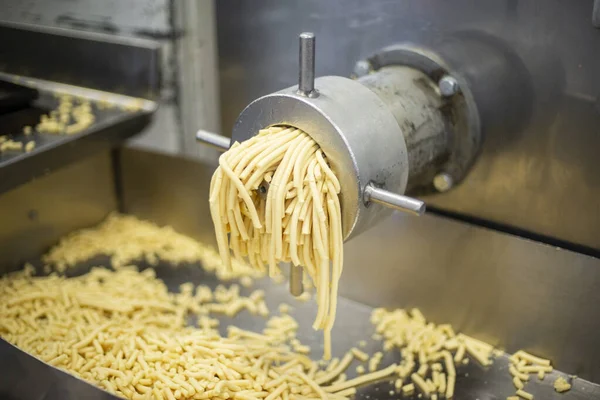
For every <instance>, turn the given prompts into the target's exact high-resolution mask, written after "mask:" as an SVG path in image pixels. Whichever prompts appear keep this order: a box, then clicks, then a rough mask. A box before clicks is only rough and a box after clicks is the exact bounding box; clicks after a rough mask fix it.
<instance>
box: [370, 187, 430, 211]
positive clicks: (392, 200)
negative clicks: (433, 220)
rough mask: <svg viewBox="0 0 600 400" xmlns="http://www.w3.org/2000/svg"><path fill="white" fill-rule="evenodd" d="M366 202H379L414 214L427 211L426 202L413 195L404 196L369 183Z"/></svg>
mask: <svg viewBox="0 0 600 400" xmlns="http://www.w3.org/2000/svg"><path fill="white" fill-rule="evenodd" d="M363 201H364V202H365V203H367V204H368V203H370V202H373V203H377V204H381V205H384V206H386V207H389V208H393V209H394V210H399V211H403V212H406V213H409V214H413V215H417V216H419V215H423V213H424V212H425V203H424V202H422V201H421V200H417V199H413V198H412V197H407V196H402V195H399V194H396V193H393V192H389V191H387V190H385V189H381V188H378V187H376V186H375V185H373V183H369V184H368V185H367V186H366V187H365V191H364V193H363Z"/></svg>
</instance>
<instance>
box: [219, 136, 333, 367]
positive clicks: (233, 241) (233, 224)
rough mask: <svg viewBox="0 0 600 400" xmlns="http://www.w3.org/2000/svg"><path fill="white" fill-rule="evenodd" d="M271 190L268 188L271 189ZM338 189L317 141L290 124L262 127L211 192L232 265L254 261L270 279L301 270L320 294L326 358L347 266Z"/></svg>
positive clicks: (227, 160) (222, 245)
mask: <svg viewBox="0 0 600 400" xmlns="http://www.w3.org/2000/svg"><path fill="white" fill-rule="evenodd" d="M267 186H268V190H265V188H266V187H267ZM339 193H340V183H339V181H338V179H337V177H336V176H335V174H334V173H333V172H332V170H331V168H330V166H329V164H328V163H327V159H326V156H325V155H324V154H323V152H322V151H321V149H320V148H319V146H318V145H317V143H316V142H315V141H314V140H313V139H312V138H311V137H310V136H309V135H308V134H306V133H305V132H303V131H301V130H299V129H296V128H290V127H285V126H275V127H271V128H268V129H263V130H261V131H259V133H258V134H257V135H256V136H254V137H252V138H251V139H248V140H246V141H244V142H242V143H238V142H236V143H234V144H233V145H232V146H231V148H230V149H229V150H228V151H227V152H225V153H224V154H223V155H221V157H220V159H219V167H218V168H217V170H216V171H215V173H214V175H213V178H212V181H211V186H210V198H209V202H210V210H211V214H212V219H213V222H214V226H215V233H216V236H217V242H218V246H219V252H220V254H221V257H222V259H223V263H224V264H225V265H226V266H229V265H230V264H231V257H230V249H231V251H232V252H233V255H234V257H235V259H237V260H242V259H244V257H246V258H247V259H248V261H249V262H250V264H251V265H252V266H253V267H254V268H255V269H256V270H258V271H268V273H269V275H270V276H271V277H274V276H278V275H280V274H281V271H280V269H279V266H278V264H279V263H280V262H291V263H293V264H294V265H296V266H303V267H304V270H305V272H306V273H307V274H308V275H309V276H310V278H312V280H313V282H314V284H315V287H316V288H317V304H318V309H317V315H316V318H315V321H314V324H313V327H314V328H315V329H324V333H325V335H324V336H325V340H324V343H325V345H324V358H325V359H329V358H330V357H331V329H332V327H333V323H334V320H335V313H336V308H337V293H338V280H339V278H340V275H341V273H342V264H343V254H342V246H343V233H342V223H341V210H340V201H339V198H338V194H339Z"/></svg>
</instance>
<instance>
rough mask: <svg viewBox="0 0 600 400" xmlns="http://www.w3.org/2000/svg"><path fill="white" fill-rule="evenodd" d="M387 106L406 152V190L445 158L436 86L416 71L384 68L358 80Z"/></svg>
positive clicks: (446, 138) (446, 139)
mask: <svg viewBox="0 0 600 400" xmlns="http://www.w3.org/2000/svg"><path fill="white" fill-rule="evenodd" d="M358 81H359V82H360V83H361V84H363V85H364V86H366V87H368V88H369V89H370V90H371V91H373V92H374V93H375V94H376V95H377V96H378V97H379V98H380V99H381V100H382V101H383V102H384V103H385V104H386V106H387V107H388V109H389V110H390V112H391V113H392V114H393V115H394V118H395V119H396V121H397V122H398V125H399V126H400V130H401V131H402V135H403V136H404V140H405V142H406V147H407V149H408V172H409V176H408V187H409V188H410V187H411V186H412V185H416V184H418V183H419V182H420V181H422V180H423V179H427V180H428V181H429V182H431V178H432V176H433V175H434V174H435V173H437V172H438V171H439V168H440V166H441V165H442V164H443V163H444V162H445V160H446V159H447V157H448V152H449V148H450V141H451V137H450V136H451V131H450V129H449V126H448V124H447V123H446V120H445V117H444V115H443V114H442V106H443V103H442V99H441V97H440V95H439V92H438V89H437V84H436V83H435V82H433V81H432V80H431V79H430V78H429V77H428V76H427V75H425V74H424V73H422V72H421V71H419V70H416V69H414V68H410V67H403V66H388V67H384V68H381V69H380V70H378V71H377V72H374V73H371V74H369V75H365V76H363V77H361V78H359V79H358Z"/></svg>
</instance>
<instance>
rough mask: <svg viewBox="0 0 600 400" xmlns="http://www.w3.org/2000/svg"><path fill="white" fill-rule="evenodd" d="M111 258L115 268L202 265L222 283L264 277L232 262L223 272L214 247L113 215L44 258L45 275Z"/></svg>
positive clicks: (167, 229) (77, 233) (76, 233)
mask: <svg viewBox="0 0 600 400" xmlns="http://www.w3.org/2000/svg"><path fill="white" fill-rule="evenodd" d="M99 255H105V256H109V257H110V263H111V266H112V267H113V268H119V267H122V266H124V265H128V264H131V263H133V262H140V261H144V262H146V263H148V264H150V265H157V264H158V262H159V260H160V261H163V262H168V263H169V264H170V265H172V266H177V265H180V264H186V263H188V264H189V263H200V264H202V268H204V269H205V270H207V271H210V272H214V273H215V274H216V275H217V277H219V279H223V280H229V279H233V278H239V277H244V278H246V279H252V278H255V277H259V276H262V274H261V273H260V272H259V271H256V270H255V269H253V268H250V267H249V266H248V264H247V263H245V262H238V261H236V260H233V261H232V262H231V264H230V265H229V266H228V267H227V268H224V266H223V263H222V261H221V258H220V257H219V254H218V253H217V252H216V251H215V250H214V248H213V247H211V246H209V245H207V244H204V243H200V242H198V241H197V240H194V239H193V238H191V237H189V236H186V235H183V234H181V233H179V232H176V231H175V230H174V229H173V228H172V227H170V226H158V225H156V224H154V223H152V222H150V221H145V220H142V219H139V218H137V217H135V216H133V215H124V214H119V213H111V214H109V215H108V217H107V218H106V219H105V220H104V221H103V222H102V223H100V224H99V225H97V226H94V227H91V228H87V229H81V230H78V231H74V232H72V233H70V234H68V235H67V236H65V237H63V238H62V239H61V240H60V241H59V243H58V244H57V245H55V246H54V247H52V248H51V249H50V251H48V253H46V254H45V255H44V256H43V257H42V261H44V263H45V264H46V267H47V270H46V272H50V271H51V270H55V271H58V272H64V271H65V270H67V269H68V268H71V267H74V266H76V265H77V264H78V263H81V262H85V261H88V260H90V259H92V258H93V257H96V256H99Z"/></svg>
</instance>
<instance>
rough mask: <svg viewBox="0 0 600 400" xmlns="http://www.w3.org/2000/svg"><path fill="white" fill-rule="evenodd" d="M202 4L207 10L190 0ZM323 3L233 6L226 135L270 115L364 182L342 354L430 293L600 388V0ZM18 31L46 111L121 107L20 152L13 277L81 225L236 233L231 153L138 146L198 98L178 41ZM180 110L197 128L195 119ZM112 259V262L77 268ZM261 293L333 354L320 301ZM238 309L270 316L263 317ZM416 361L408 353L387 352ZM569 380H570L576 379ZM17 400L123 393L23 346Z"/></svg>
mask: <svg viewBox="0 0 600 400" xmlns="http://www.w3.org/2000/svg"><path fill="white" fill-rule="evenodd" d="M48 3H51V2H48ZM192 3H193V4H194V5H196V4H199V3H197V2H195V1H189V2H188V1H187V0H182V1H181V2H174V3H173V4H174V5H176V6H180V5H182V4H186V5H188V6H189V5H190V4H192ZM301 3H302V4H301V7H300V6H299V5H300V2H298V5H297V6H294V4H295V3H294V2H290V3H287V2H286V4H285V5H283V4H281V2H278V1H276V0H262V1H255V2H239V1H237V0H221V1H219V2H216V5H215V7H216V25H217V29H216V31H217V41H218V48H219V55H218V57H219V71H218V73H219V83H220V87H221V91H220V97H221V112H222V126H223V129H222V132H223V133H224V134H228V133H230V132H231V133H232V139H233V140H238V141H241V140H245V139H247V138H248V137H249V136H250V135H252V134H254V133H256V132H257V131H258V129H260V128H262V127H264V126H269V125H274V124H290V125H293V126H297V127H299V128H302V129H303V130H305V131H307V132H308V133H310V134H311V135H313V137H314V138H315V139H316V140H317V141H318V142H319V144H320V145H321V146H322V148H323V149H324V151H325V153H326V154H327V156H328V158H329V160H330V162H331V163H332V165H333V166H334V168H335V169H336V172H337V174H338V175H339V176H340V179H341V180H342V185H343V187H344V191H343V193H342V201H343V208H344V211H343V212H344V215H343V218H344V222H343V223H344V232H345V236H346V238H347V239H351V240H349V241H348V242H347V244H346V245H345V247H344V251H345V262H344V271H343V274H342V278H341V281H340V296H341V297H340V302H339V308H338V316H337V319H336V324H335V326H334V329H333V332H332V333H333V355H334V357H339V356H341V355H342V354H343V352H344V351H346V350H347V349H348V348H349V347H351V346H354V345H356V343H357V342H359V341H361V340H366V342H367V343H366V346H365V348H364V350H365V351H366V352H369V353H373V352H375V351H378V350H380V349H381V343H380V342H377V341H375V340H372V339H371V335H372V333H374V332H373V327H372V325H371V323H370V322H369V316H370V313H371V311H372V309H373V308H375V307H386V308H390V309H393V308H411V307H418V308H419V309H421V310H422V311H423V313H424V315H426V316H427V318H428V319H429V320H431V321H432V322H434V323H436V324H441V323H449V324H452V326H453V327H454V328H455V329H456V330H457V331H461V332H463V333H465V334H467V335H470V336H472V337H475V338H478V339H481V340H484V341H486V342H488V343H490V344H492V345H494V346H495V347H496V348H499V349H502V350H506V352H507V353H513V352H515V351H517V350H519V349H524V350H526V351H529V352H531V353H533V354H536V355H538V356H540V357H545V358H548V359H550V360H551V361H552V364H553V366H554V367H555V368H556V370H555V371H554V372H552V373H551V374H548V375H546V377H545V379H544V380H539V379H538V378H537V377H532V379H531V381H530V382H529V383H528V385H531V386H528V387H527V390H528V391H530V392H531V393H533V394H534V395H535V399H544V400H548V399H556V400H563V399H564V400H571V399H572V400H581V399H596V398H600V386H598V384H597V382H600V364H599V363H598V362H597V360H598V358H599V357H600V340H599V336H598V334H597V332H598V331H599V330H600V322H599V321H600V318H599V316H598V310H597V308H598V307H597V305H598V304H599V302H600V291H599V290H598V287H599V286H598V285H600V262H599V261H598V258H599V257H600V241H599V240H600V239H599V238H600V224H599V223H598V221H600V208H599V207H598V205H599V204H600V203H599V202H598V200H597V199H598V198H599V196H600V180H599V177H600V175H599V174H598V168H597V166H598V161H597V148H598V146H600V141H599V139H600V136H599V135H598V126H599V124H600V113H599V111H598V110H600V106H599V105H600V101H599V100H598V99H599V96H598V94H599V93H600V85H599V80H598V74H597V71H598V70H600V59H599V58H598V56H597V51H596V49H597V48H598V46H599V45H600V34H599V33H600V31H598V29H597V28H595V27H594V24H593V23H592V21H594V23H597V21H598V20H599V18H598V16H599V15H600V13H599V12H598V11H599V10H600V7H598V4H594V3H598V1H595V2H594V1H592V0H582V1H579V2H568V3H567V2H548V1H541V0H531V1H528V2H520V1H513V0H500V1H497V2H493V3H494V4H491V3H490V2H475V3H474V2H472V1H469V0H451V1H445V2H437V1H433V2H432V1H422V2H418V3H410V2H399V1H398V2H387V1H379V0H373V1H369V2H363V1H360V0H344V1H337V0H331V1H328V2H322V1H318V0H306V1H303V2H301ZM15 4H16V2H15ZM80 4H84V2H83V1H80ZM29 6H30V5H29V3H28V7H29ZM594 6H595V7H594ZM32 7H33V6H32ZM107 7H108V6H107ZM8 14H9V13H7V15H8ZM22 14H23V15H31V14H28V13H27V12H23V13H22ZM194 15H195V14H194V13H193V12H190V13H188V15H187V17H188V18H189V19H190V20H193V17H194ZM3 18H4V16H3ZM186 21H187V20H186ZM596 25H597V24H596ZM196 27H198V25H196V26H194V27H193V28H196ZM14 28H15V27H14V26H9V27H8V28H7V27H5V26H3V27H2V28H1V29H2V33H3V35H4V36H3V38H4V39H6V40H3V42H2V44H0V48H1V49H2V50H3V51H2V52H0V57H2V59H1V61H2V62H0V71H1V72H2V73H3V75H2V76H0V77H1V78H6V77H7V76H11V77H14V75H19V76H20V75H27V77H26V79H23V80H22V81H20V82H19V83H20V84H24V85H25V86H27V85H29V86H33V87H35V88H36V89H38V90H39V91H40V93H41V97H40V98H39V99H38V100H35V101H34V102H33V103H32V104H34V105H35V106H36V107H38V106H39V107H41V108H42V109H43V110H44V112H47V111H48V104H52V101H53V97H52V96H51V95H49V94H51V91H52V90H54V89H60V90H75V92H76V93H78V94H80V95H82V96H84V97H85V96H89V97H90V99H91V101H97V100H98V99H101V98H102V97H99V95H104V94H106V93H108V94H111V95H110V96H108V99H109V100H110V102H114V103H115V104H116V106H115V107H113V108H110V109H102V110H96V111H98V113H97V115H96V116H97V120H96V121H97V124H96V125H94V126H92V127H91V129H90V131H89V132H83V133H82V134H80V135H75V136H50V135H48V136H43V135H41V136H40V139H41V141H40V143H39V144H40V148H39V149H37V150H38V151H37V152H32V153H28V154H16V153H6V154H3V155H1V156H0V176H1V177H2V178H3V179H0V210H2V211H0V243H2V251H1V252H0V268H2V275H4V274H6V273H9V272H10V271H14V270H18V269H20V268H22V266H23V264H24V263H26V262H30V263H32V264H33V265H34V266H36V267H39V269H40V270H41V267H42V263H41V261H40V256H41V255H42V254H44V253H45V252H46V251H47V250H48V249H49V248H50V247H51V246H53V245H54V244H56V243H57V241H58V240H59V238H61V237H62V236H64V235H68V234H69V233H70V232H72V231H74V230H78V229H81V228H85V227H90V226H94V225H96V224H98V223H99V222H100V221H102V220H103V219H104V218H105V217H106V215H107V214H109V213H111V212H115V211H118V212H124V213H129V214H132V215H135V216H138V217H140V218H143V219H147V220H150V221H153V222H155V223H156V224H158V225H170V226H172V227H173V228H174V229H175V230H177V231H178V232H182V233H185V234H187V235H189V236H191V237H193V238H195V239H198V240H201V241H203V242H206V243H210V244H213V245H214V244H215V243H214V230H213V226H212V224H211V222H210V221H211V219H210V213H209V209H208V204H207V197H208V191H209V183H210V178H211V175H212V173H213V171H214V169H215V166H216V164H215V162H214V158H213V159H211V160H208V161H207V160H190V159H189V158H187V157H182V156H179V155H169V154H161V153H159V152H155V151H149V150H143V149H140V148H136V147H131V146H121V145H120V144H121V142H122V140H123V139H124V138H126V137H129V136H130V135H132V134H134V133H135V132H136V131H137V130H139V129H141V127H143V126H145V125H146V123H147V122H149V120H150V116H151V115H152V114H153V113H154V111H155V109H156V106H157V105H158V104H159V103H160V104H161V106H160V108H159V109H158V110H159V112H158V113H157V115H156V116H155V120H156V123H157V124H159V128H161V129H162V125H160V124H161V123H162V122H164V120H161V118H163V117H164V116H165V114H168V111H169V110H171V107H175V106H176V105H177V104H176V103H177V101H172V102H166V103H163V102H162V100H161V99H159V97H160V96H159V92H160V90H159V88H158V87H157V85H158V83H159V81H160V79H159V76H158V75H159V74H158V71H157V67H156V62H157V60H159V59H160V58H161V57H158V54H157V51H158V48H157V47H158V46H157V44H156V43H154V42H153V41H146V40H129V39H127V40H113V39H114V38H112V37H111V36H110V35H102V34H100V35H96V34H94V33H89V32H84V33H81V36H83V37H84V38H85V39H87V40H89V42H87V41H79V40H75V39H77V38H78V37H79V35H78V34H75V33H73V32H72V31H68V32H66V33H65V32H63V31H61V30H58V31H59V32H55V31H54V30H46V29H42V28H39V27H35V28H32V27H31V26H28V27H26V29H18V30H19V31H20V32H19V34H18V35H17V34H15V33H14V32H13V29H14ZM306 30H309V31H312V32H314V35H313V36H311V35H303V36H302V37H301V39H300V43H301V46H300V60H301V67H300V74H299V75H300V76H299V78H300V79H299V82H298V83H299V84H297V85H293V86H290V85H292V84H293V83H294V82H296V81H297V63H298V50H297V48H295V46H290V43H291V42H292V41H293V40H294V38H295V36H296V35H297V34H298V33H299V32H303V31H306ZM22 31H25V33H24V32H22ZM11 32H12V33H11ZM195 32H196V31H195V29H192V27H190V26H188V27H187V28H186V29H181V30H174V31H173V35H172V36H168V39H165V40H172V41H171V42H169V45H173V46H172V47H176V45H177V44H179V42H178V41H185V40H186V38H187V35H193V34H194V33H195ZM151 33H152V32H151ZM21 34H23V35H25V36H21ZM55 34H58V37H56V36H55ZM154 34H156V32H154ZM157 35H158V34H157ZM107 36H108V37H107ZM315 36H316V37H317V38H318V45H317V46H316V47H315V46H314V45H315V42H314V38H315ZM24 37H25V38H28V39H27V40H25V39H23V38H24ZM47 39H52V40H47ZM186 43H187V42H186ZM394 43H399V44H394ZM53 44H54V45H55V46H54V47H53ZM187 44H189V43H187ZM196 45H197V43H196ZM390 45H391V46H390ZM32 46H33V47H32ZM177 48H178V51H181V52H182V53H181V54H178V56H181V59H183V60H186V62H189V61H190V60H191V59H192V58H194V57H196V58H197V54H196V53H195V51H197V47H194V46H181V47H177ZM32 49H33V50H32ZM50 49H53V51H54V50H56V51H57V52H51V51H50ZM376 49H381V50H379V51H375V52H374V50H376ZM74 50H75V51H74ZM313 51H314V55H313ZM107 52H109V53H107ZM115 54H117V55H118V57H111V56H110V55H115ZM58 55H60V57H58ZM162 58H164V59H169V62H170V61H172V60H171V58H169V57H162ZM175 58H176V57H172V59H175ZM109 60H110V62H109ZM194 60H195V58H194ZM315 60H316V62H315ZM55 61H60V62H55ZM117 61H118V62H117ZM117 66H118V68H117ZM169 66H172V65H170V64H169ZM186 66H187V64H186ZM184 70H185V69H181V71H178V69H177V68H175V69H174V70H173V71H169V72H170V73H173V74H177V73H179V72H182V73H183V71H184ZM80 74H81V75H80ZM316 76H322V77H319V78H315V77H316ZM346 77H348V78H346ZM167 78H170V76H169V75H168V74H167ZM167 80H168V79H167ZM182 83H183V84H184V85H185V84H187V83H188V82H187V81H185V80H182ZM88 86H89V88H88ZM190 86H192V85H190ZM287 86H290V87H289V88H288V89H284V90H280V91H278V90H279V89H280V88H281V87H287ZM90 89H91V90H90ZM180 89H181V88H180ZM163 92H164V93H171V92H169V91H168V90H164V91H163ZM117 93H118V94H117ZM164 93H163V95H164ZM268 93H271V94H268ZM121 95H126V96H125V97H121ZM127 96H130V97H131V98H135V99H138V98H141V99H144V102H143V103H142V105H143V107H141V109H139V110H137V111H135V112H131V111H128V110H126V109H124V108H125V107H122V106H123V105H126V102H127V101H128V100H130V98H129V97H127ZM174 96H175V95H174ZM169 100H173V99H172V98H169ZM177 100H178V101H183V100H182V98H179V97H177ZM209 100H210V101H212V99H209ZM242 110H243V111H242ZM240 111H241V114H240ZM163 112H164V113H165V114H162V113H163ZM238 115H239V117H238ZM167 118H168V117H167ZM177 118H181V121H178V122H180V123H182V125H186V124H188V123H189V121H187V120H185V115H184V113H181V114H178V117H177ZM28 124H29V122H28ZM190 125H191V126H193V127H194V130H195V129H197V128H198V124H190ZM6 126H7V125H2V126H1V127H6ZM207 129H208V128H207ZM159 130H160V129H159ZM213 130H214V129H213ZM5 133H6V134H10V133H11V132H8V131H6V132H2V134H5ZM187 133H188V135H187V136H189V137H192V136H193V132H191V131H190V132H187ZM19 135H20V133H19ZM198 137H199V139H201V140H204V141H208V142H212V143H213V144H215V145H216V146H217V147H220V148H222V149H225V148H228V147H229V145H230V143H231V139H230V138H229V137H224V136H220V135H216V134H209V133H207V132H204V131H202V132H199V134H198ZM44 139H45V140H44ZM158 147H160V146H158ZM215 153H216V152H215ZM211 156H212V155H211ZM4 178H5V179H4ZM387 205H391V206H393V208H395V209H399V210H403V211H408V212H409V213H412V214H420V213H422V211H423V210H424V207H425V205H426V206H427V210H428V212H427V213H424V214H423V215H422V216H421V217H420V218H414V217H413V216H411V215H405V214H404V213H392V210H391V209H390V208H388V207H386V206H387ZM390 214H391V215H390ZM384 217H387V218H384ZM107 263H108V260H107V259H106V258H103V257H99V258H98V259H94V260H90V261H89V263H85V265H84V264H82V265H77V266H76V268H74V269H73V270H71V271H70V272H69V273H70V274H74V275H77V274H80V273H84V272H86V271H88V270H89V268H90V267H92V266H94V265H108V264H107ZM139 265H140V267H142V268H145V267H147V265H145V264H144V263H143V262H140V263H139ZM156 270H157V276H158V277H159V278H161V279H162V280H164V282H165V284H166V285H167V286H168V287H169V289H170V290H177V288H178V286H179V285H180V284H182V283H185V282H193V283H194V284H205V285H208V286H210V287H212V288H214V287H216V286H217V285H218V284H219V283H220V282H219V281H218V280H217V279H216V278H215V277H214V276H212V275H210V274H208V273H205V272H203V270H202V269H201V268H199V265H197V264H194V265H185V266H181V267H180V268H179V269H174V268H172V266H171V265H167V264H166V263H160V265H158V266H157V268H156ZM291 276H292V277H294V274H293V273H292V275H291ZM296 278H297V277H296ZM257 287H258V288H261V289H264V290H265V292H266V301H267V304H268V306H269V308H270V309H271V310H276V309H277V307H278V305H279V304H280V303H282V302H286V303H289V304H292V305H293V307H294V308H295V309H294V310H293V313H294V317H295V318H296V319H297V320H298V322H299V323H300V328H299V334H298V336H299V339H300V340H301V341H302V342H303V343H306V344H308V345H310V346H311V347H312V349H313V354H312V356H314V357H320V355H321V354H322V348H321V347H320V346H321V342H322V340H321V337H320V336H318V335H315V333H314V331H313V330H312V329H311V328H310V324H311V322H312V320H313V319H314V307H315V305H314V303H312V302H309V303H302V304H300V303H299V302H296V300H295V299H294V298H293V297H292V296H291V295H290V294H289V293H288V290H287V288H285V287H281V286H277V285H276V284H274V283H273V282H270V281H261V282H258V283H257ZM242 290H244V289H242ZM221 323H222V325H223V326H226V325H228V324H232V323H233V324H235V325H236V326H239V327H242V328H244V329H248V330H253V331H258V330H260V329H261V328H262V324H261V322H260V321H258V322H257V320H256V319H253V318H250V316H249V315H246V314H241V315H239V316H237V317H235V318H234V319H230V318H223V319H222V322H221ZM399 359H400V355H399V354H397V353H396V352H394V351H392V352H389V353H387V354H386V356H385V357H384V359H383V361H382V363H384V364H385V363H391V362H398V361H399ZM507 366H508V361H507V359H506V357H505V356H500V357H498V358H497V359H495V360H494V363H493V364H492V365H491V366H489V367H485V368H484V367H481V366H479V365H477V364H476V363H474V362H473V363H470V364H469V365H466V366H461V367H459V370H458V371H457V382H456V392H455V398H456V399H468V400H475V399H481V400H483V399H490V400H491V399H504V398H506V397H507V396H509V395H514V392H515V390H514V389H515V388H514V387H513V384H512V382H511V377H510V374H509V373H508V371H507ZM558 371H563V372H564V373H565V374H563V373H562V372H558ZM352 374H353V371H350V372H349V377H351V376H352ZM567 374H568V375H567ZM559 375H560V376H564V377H566V378H567V379H569V381H570V382H571V383H572V384H573V387H572V389H571V390H570V391H568V392H566V393H563V394H558V393H556V392H555V391H554V389H553V387H552V384H553V382H554V380H555V378H556V377H557V376H559ZM569 375H571V376H569ZM574 375H577V376H578V377H574ZM595 382H596V383H595ZM393 390H394V387H393V386H392V385H390V383H389V382H388V381H382V382H379V383H377V384H374V385H370V386H367V387H363V388H360V389H359V391H358V394H357V396H356V398H357V399H373V398H383V399H398V398H399V394H398V393H394V394H391V393H390V391H393ZM0 397H2V398H10V399H32V400H33V399H36V400H38V399H45V400H51V399H52V400H54V399H81V398H86V399H103V400H104V399H114V398H115V397H114V396H112V395H110V394H108V393H107V392H104V391H102V390H100V389H98V388H96V387H94V386H91V385H89V384H87V383H85V382H83V381H82V380H80V379H77V378H75V377H74V376H72V375H69V374H67V373H66V372H64V371H62V370H59V369H56V368H54V367H52V366H50V365H48V364H46V363H44V362H42V361H40V360H38V359H36V358H34V357H33V356H31V355H29V354H26V353H25V352H23V351H21V350H20V349H18V348H16V347H14V346H13V345H11V344H10V343H8V342H6V341H4V340H0ZM402 398H406V399H410V398H414V399H417V398H418V397H417V394H415V395H414V396H413V397H410V396H407V397H402Z"/></svg>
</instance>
